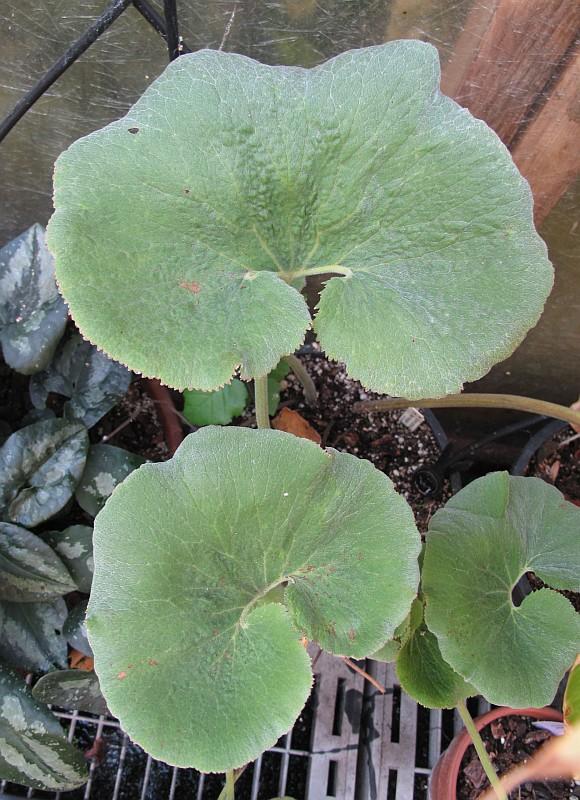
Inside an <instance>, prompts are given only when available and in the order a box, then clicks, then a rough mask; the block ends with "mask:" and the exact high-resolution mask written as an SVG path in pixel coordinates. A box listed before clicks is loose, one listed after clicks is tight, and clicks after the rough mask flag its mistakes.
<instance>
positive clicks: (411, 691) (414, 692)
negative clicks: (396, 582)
mask: <svg viewBox="0 0 580 800" xmlns="http://www.w3.org/2000/svg"><path fill="white" fill-rule="evenodd" d="M413 612H414V613H412V614H411V615H410V619H409V622H408V625H407V628H406V630H405V631H404V634H403V637H402V641H401V643H400V650H399V651H398V653H397V675H398V678H399V681H400V682H401V687H402V688H403V689H404V691H405V692H407V694H408V695H410V696H411V697H412V698H413V699H414V700H416V701H417V702H418V703H421V705H423V706H426V707H427V708H453V707H454V706H456V705H457V704H458V703H459V702H460V701H461V700H465V699H466V698H467V697H470V696H471V695H474V694H477V691H476V690H475V689H474V688H473V686H470V685H469V684H467V683H466V682H465V681H464V680H463V678H462V677H461V676H460V675H458V674H457V673H456V672H454V671H453V670H452V669H451V667H450V666H449V664H447V663H446V662H445V661H444V660H443V658H442V657H441V651H440V650H439V645H438V644H437V639H436V638H435V636H433V634H432V633H431V631H429V630H428V629H427V626H426V625H425V622H424V619H423V613H424V607H423V602H422V601H421V600H419V599H417V600H415V601H414V603H413Z"/></svg>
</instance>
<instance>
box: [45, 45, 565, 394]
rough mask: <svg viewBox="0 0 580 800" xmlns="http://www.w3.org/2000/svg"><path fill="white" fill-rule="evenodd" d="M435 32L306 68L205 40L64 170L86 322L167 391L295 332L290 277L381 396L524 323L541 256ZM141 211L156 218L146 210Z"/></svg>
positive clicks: (474, 355)
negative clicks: (463, 102)
mask: <svg viewBox="0 0 580 800" xmlns="http://www.w3.org/2000/svg"><path fill="white" fill-rule="evenodd" d="M439 73H440V69H439V61H438V55H437V51H436V49H435V48H434V47H432V46H430V45H428V44H425V43H423V42H419V41H396V42H389V43H388V44H385V45H381V46H379V47H368V48H364V49H361V50H353V51H350V52H346V53H342V54H341V55H339V56H337V57H336V58H334V59H332V60H330V61H328V62H327V63H325V64H322V65H321V66H318V67H316V68H314V69H310V70H303V69H296V68H294V67H271V66H265V65H263V64H259V63H258V62H256V61H252V60H250V59H248V58H246V57H245V56H240V55H234V54H230V53H222V52H216V51H212V50H203V51H200V52H197V53H194V54H192V55H185V56H184V57H182V58H178V59H176V60H175V61H174V62H172V63H171V64H170V65H169V66H168V68H167V69H166V70H165V72H164V73H163V74H162V75H161V76H160V77H159V78H158V79H157V80H156V81H155V82H154V83H153V84H152V85H151V86H150V87H149V88H148V89H147V90H146V92H145V94H144V95H143V97H142V98H141V99H140V100H139V101H138V102H137V103H136V104H135V105H134V106H133V108H131V110H130V111H129V113H128V114H127V116H126V117H124V118H123V119H121V120H119V121H117V122H114V123H112V124H110V125H107V127H106V128H104V129H103V130H100V131H97V132H96V133H92V134H91V135H90V136H89V137H86V138H84V139H81V140H80V141H79V142H76V143H75V144H73V145H72V146H71V147H70V148H69V149H68V150H67V151H66V152H65V153H64V154H63V155H61V156H60V158H59V159H58V162H57V165H56V170H55V195H54V201H55V208H56V213H55V215H54V216H53V218H52V220H51V222H50V225H49V241H50V246H51V248H52V250H53V252H54V253H55V255H56V265H57V273H58V277H59V282H60V285H61V287H62V290H63V293H64V296H65V297H66V298H67V301H68V302H69V303H70V307H71V312H72V314H73V316H74V318H75V320H76V321H77V324H78V325H79V327H80V328H81V330H82V331H83V333H84V334H85V335H86V336H87V337H88V338H89V339H91V340H92V341H94V342H96V343H97V344H98V345H99V346H100V347H102V348H104V349H105V350H106V351H107V352H109V353H110V354H111V355H112V356H113V357H114V358H117V359H119V360H120V361H122V362H123V363H127V364H129V366H131V367H132V368H133V369H135V370H137V371H139V372H142V373H143V374H145V375H150V376H155V377H159V378H161V380H162V381H163V382H164V383H167V384H169V385H170V386H174V387H176V388H180V389H183V388H196V389H203V390H212V389H216V388H219V387H220V386H223V385H224V384H225V383H227V382H228V381H229V380H230V379H231V377H232V376H233V374H234V371H235V369H236V367H237V366H238V365H240V374H241V377H242V378H243V379H245V378H248V377H253V376H261V375H265V374H266V373H267V372H269V371H270V370H272V369H273V368H274V367H275V366H276V364H277V363H278V361H279V360H280V358H281V357H283V356H284V355H287V354H289V353H293V352H294V351H295V349H296V348H297V347H299V346H300V344H301V342H302V340H303V337H304V334H305V332H306V330H307V328H308V327H309V326H310V323H311V320H310V315H309V312H308V309H307V306H306V303H305V301H304V299H303V297H302V296H301V295H300V294H299V292H298V291H297V290H296V289H295V288H294V286H295V281H296V279H300V278H303V277H304V276H305V275H309V274H321V273H322V274H327V275H329V276H330V275H332V274H334V275H335V276H341V277H333V278H331V279H330V280H329V281H328V282H327V283H326V285H325V288H324V289H323V291H322V295H321V299H320V303H319V310H318V313H317V316H316V319H315V322H314V327H315V330H316V332H317V334H318V337H319V339H320V342H321V345H322V347H323V348H324V350H325V351H326V352H327V354H328V355H329V356H331V357H332V358H335V359H338V360H341V361H344V362H345V363H346V365H347V369H348V372H349V374H350V375H351V376H352V377H354V378H357V379H359V380H360V381H361V382H362V383H363V384H364V385H365V386H366V387H368V388H369V389H372V390H374V391H379V392H385V393H389V394H393V395H402V396H404V397H410V398H417V397H425V396H431V397H433V396H441V395H444V394H447V393H450V392H456V391H458V390H459V388H460V387H461V385H462V383H463V382H464V381H467V380H475V379H476V378H479V377H480V376H481V375H483V374H484V373H485V372H487V371H488V370H489V368H490V367H491V366H492V364H494V363H495V362H497V361H500V360H502V359H504V358H505V357H506V356H507V355H509V354H510V353H511V352H512V351H513V350H514V348H515V347H516V346H517V344H518V343H519V342H521V340H522V339H523V337H524V335H525V333H526V332H527V330H528V329H529V328H530V327H531V326H532V325H534V324H535V323H536V321H537V319H538V317H539V315H540V313H541V311H542V307H543V305H544V302H545V300H546V297H547V295H548V294H549V292H550V288H551V285H552V270H551V267H550V264H549V262H548V260H547V257H546V247H545V245H544V243H543V242H542V240H541V239H540V237H539V236H538V235H537V233H536V232H535V230H534V227H533V221H532V198H531V193H530V190H529V187H528V185H527V183H526V182H525V181H524V180H523V178H522V177H521V176H520V175H519V173H518V172H517V169H516V168H515V166H514V164H513V162H512V160H511V158H510V155H509V153H508V151H507V150H506V148H505V147H504V146H503V144H502V143H501V142H500V140H499V139H498V137H497V136H496V135H495V134H494V133H493V131H491V130H490V129H489V128H488V127H487V126H486V125H485V124H484V123H483V122H481V121H480V120H476V119H474V118H473V117H472V116H471V115H470V114H469V112H468V111H467V110H466V109H464V108H461V107H460V106H458V105H457V104H456V103H455V102H453V101H452V100H450V99H449V98H446V97H444V96H443V95H441V94H440V92H439ZM145 221H146V224H145Z"/></svg>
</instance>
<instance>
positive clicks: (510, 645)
mask: <svg viewBox="0 0 580 800" xmlns="http://www.w3.org/2000/svg"><path fill="white" fill-rule="evenodd" d="M579 531H580V509H579V508H577V507H576V506H574V505H573V504H572V503H567V502H566V501H565V500H564V498H563V496H562V495H561V494H560V492H559V491H558V490H557V489H555V488H554V487H553V486H549V485H548V484H546V483H545V482H544V481H542V480H540V479H539V478H519V477H510V476H509V475H508V474H507V473H506V472H495V473H491V474H490V475H486V476H485V477H483V478H479V479H478V480H476V481H473V483H471V484H469V486H467V487H466V488H465V489H463V490H462V491H461V492H459V493H458V494H457V495H455V497H453V498H452V499H451V500H449V501H448V503H447V505H446V506H445V507H444V508H442V509H440V510H439V511H437V513H436V514H435V515H434V516H433V518H432V520H431V522H430V524H429V532H428V534H427V546H426V550H425V560H424V564H423V571H422V589H423V593H424V596H425V600H426V609H425V619H426V622H427V626H428V627H429V629H430V630H431V631H432V632H433V633H434V634H435V635H436V637H437V640H438V644H439V648H440V650H441V655H442V656H443V659H444V660H445V661H446V662H448V663H449V664H450V665H451V667H452V668H453V669H454V670H455V671H456V672H458V673H459V674H460V675H461V676H462V677H463V678H465V680H466V681H467V682H468V683H470V684H472V685H473V686H475V687H476V688H477V689H478V691H479V692H480V693H481V694H483V695H484V696H485V697H486V698H487V699H488V700H489V701H490V702H491V703H494V704H495V705H505V706H513V707H515V708H523V707H526V706H543V705H548V704H549V703H550V702H551V701H552V699H553V697H554V695H555V693H556V689H557V687H558V683H559V681H560V679H561V678H562V676H563V674H564V672H565V671H566V669H567V668H568V667H569V666H570V664H571V662H572V661H573V660H574V657H575V655H576V652H577V649H578V642H579V641H580V615H578V614H577V613H576V612H575V611H574V608H573V607H572V605H571V604H570V602H569V601H568V600H567V599H566V598H565V597H563V596H562V595H560V594H558V593H556V592H554V591H552V590H551V589H541V590H539V591H537V592H533V593H532V594H530V595H528V596H527V597H526V598H525V599H524V600H523V602H522V604H521V605H520V606H519V607H516V606H515V605H514V603H513V601H512V591H513V589H514V587H515V586H516V584H517V582H518V580H519V579H520V577H521V576H522V575H523V574H524V573H526V572H534V573H535V574H536V575H537V576H538V577H539V578H541V579H542V580H543V581H544V582H545V583H547V584H549V585H550V586H552V587H554V588H558V589H571V590H574V591H578V590H579V589H580V547H579V541H580V540H579Z"/></svg>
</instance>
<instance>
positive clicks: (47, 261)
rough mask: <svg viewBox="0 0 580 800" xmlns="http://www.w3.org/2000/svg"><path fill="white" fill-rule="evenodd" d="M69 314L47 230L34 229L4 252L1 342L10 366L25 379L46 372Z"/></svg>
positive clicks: (0, 255) (0, 290) (0, 274)
mask: <svg viewBox="0 0 580 800" xmlns="http://www.w3.org/2000/svg"><path fill="white" fill-rule="evenodd" d="M67 316H68V310H67V307H66V305H65V303H64V300H63V299H62V297H61V296H60V295H59V293H58V289H57V287H56V281H55V279H54V260H53V258H52V256H51V254H50V253H49V252H48V249H47V247H46V244H45V242H44V229H43V228H42V226H41V225H32V227H30V228H29V229H28V230H27V231H25V232H24V233H22V234H20V236H17V237H16V239H13V240H12V241H11V242H9V243H8V244H7V245H5V246H4V247H2V248H1V249H0V343H1V344H2V350H3V353H4V359H5V361H6V363H7V364H8V365H9V366H10V367H12V369H15V370H16V371H17V372H22V373H24V374H25V375H30V374H32V373H34V372H38V371H39V370H41V369H44V368H45V367H46V366H47V364H48V363H49V362H50V359H51V358H52V356H53V353H54V350H55V348H56V346H57V344H58V341H59V339H60V338H61V336H62V334H63V332H64V329H65V326H66V320H67Z"/></svg>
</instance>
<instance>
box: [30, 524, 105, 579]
mask: <svg viewBox="0 0 580 800" xmlns="http://www.w3.org/2000/svg"><path fill="white" fill-rule="evenodd" d="M42 537H43V539H45V540H46V541H47V542H48V543H49V544H50V546H51V547H52V548H53V549H54V550H55V552H57V553H58V555H59V556H60V557H61V559H62V560H63V562H64V563H65V564H66V566H67V569H68V571H69V572H70V574H71V575H72V577H73V579H74V581H75V583H76V585H77V587H78V590H79V592H84V593H85V594H89V592H90V591H91V583H92V582H93V572H94V562H93V529H92V528H90V527H89V526H88V525H71V526H70V527H68V528H65V530H64V531H45V532H43V534H42Z"/></svg>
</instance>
